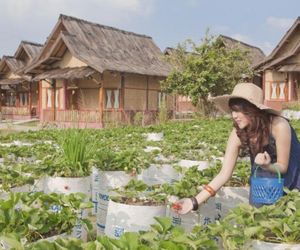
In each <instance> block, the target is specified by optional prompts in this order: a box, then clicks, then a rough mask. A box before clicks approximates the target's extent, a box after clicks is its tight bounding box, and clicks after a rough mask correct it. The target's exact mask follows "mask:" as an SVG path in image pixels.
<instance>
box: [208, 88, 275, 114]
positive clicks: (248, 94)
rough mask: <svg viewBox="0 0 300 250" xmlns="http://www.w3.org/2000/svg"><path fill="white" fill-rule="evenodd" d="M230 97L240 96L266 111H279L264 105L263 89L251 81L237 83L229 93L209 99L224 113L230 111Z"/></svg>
mask: <svg viewBox="0 0 300 250" xmlns="http://www.w3.org/2000/svg"><path fill="white" fill-rule="evenodd" d="M232 98H242V99H245V100H247V101H248V102H250V103H252V104H253V105H255V106H256V107H257V108H259V109H261V110H264V111H266V112H268V113H271V114H275V115H280V111H277V110H274V109H272V108H270V107H268V106H266V105H264V104H263V103H264V94H263V90H262V89H261V88H260V87H258V86H257V85H255V84H253V83H238V84H237V85H236V86H235V87H234V89H233V91H232V93H231V94H230V95H222V96H216V97H210V98H209V101H212V102H214V103H215V105H216V107H217V108H218V109H219V110H220V111H223V112H225V113H231V109H230V107H229V100H230V99H232Z"/></svg>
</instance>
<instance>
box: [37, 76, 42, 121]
mask: <svg viewBox="0 0 300 250" xmlns="http://www.w3.org/2000/svg"><path fill="white" fill-rule="evenodd" d="M37 87H38V105H37V106H38V111H37V113H38V118H40V119H41V120H43V92H42V87H43V86H42V81H41V80H40V81H39V82H38V86H37Z"/></svg>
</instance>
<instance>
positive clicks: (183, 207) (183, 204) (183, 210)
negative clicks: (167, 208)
mask: <svg viewBox="0 0 300 250" xmlns="http://www.w3.org/2000/svg"><path fill="white" fill-rule="evenodd" d="M192 209H193V203H192V201H191V199H189V198H184V199H181V200H179V201H176V202H175V203H173V205H172V210H173V211H174V212H175V213H178V214H187V213H188V212H190V211H191V210H192Z"/></svg>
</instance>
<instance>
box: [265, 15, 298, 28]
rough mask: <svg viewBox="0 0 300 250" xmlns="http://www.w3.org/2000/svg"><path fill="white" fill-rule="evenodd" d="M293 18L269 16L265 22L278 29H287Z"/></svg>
mask: <svg viewBox="0 0 300 250" xmlns="http://www.w3.org/2000/svg"><path fill="white" fill-rule="evenodd" d="M294 21H295V20H294V19H291V18H279V17H273V16H269V17H268V18H267V24H268V25H269V26H271V27H273V28H276V29H279V30H287V29H289V28H290V27H291V26H292V24H293V23H294Z"/></svg>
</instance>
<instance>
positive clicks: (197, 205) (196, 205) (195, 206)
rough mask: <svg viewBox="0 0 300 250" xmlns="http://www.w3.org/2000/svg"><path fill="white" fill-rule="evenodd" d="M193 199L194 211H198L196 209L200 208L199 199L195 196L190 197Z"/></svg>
mask: <svg viewBox="0 0 300 250" xmlns="http://www.w3.org/2000/svg"><path fill="white" fill-rule="evenodd" d="M190 199H191V201H192V204H193V209H192V210H193V211H196V210H198V208H199V204H198V201H197V199H196V198H195V197H191V198H190Z"/></svg>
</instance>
